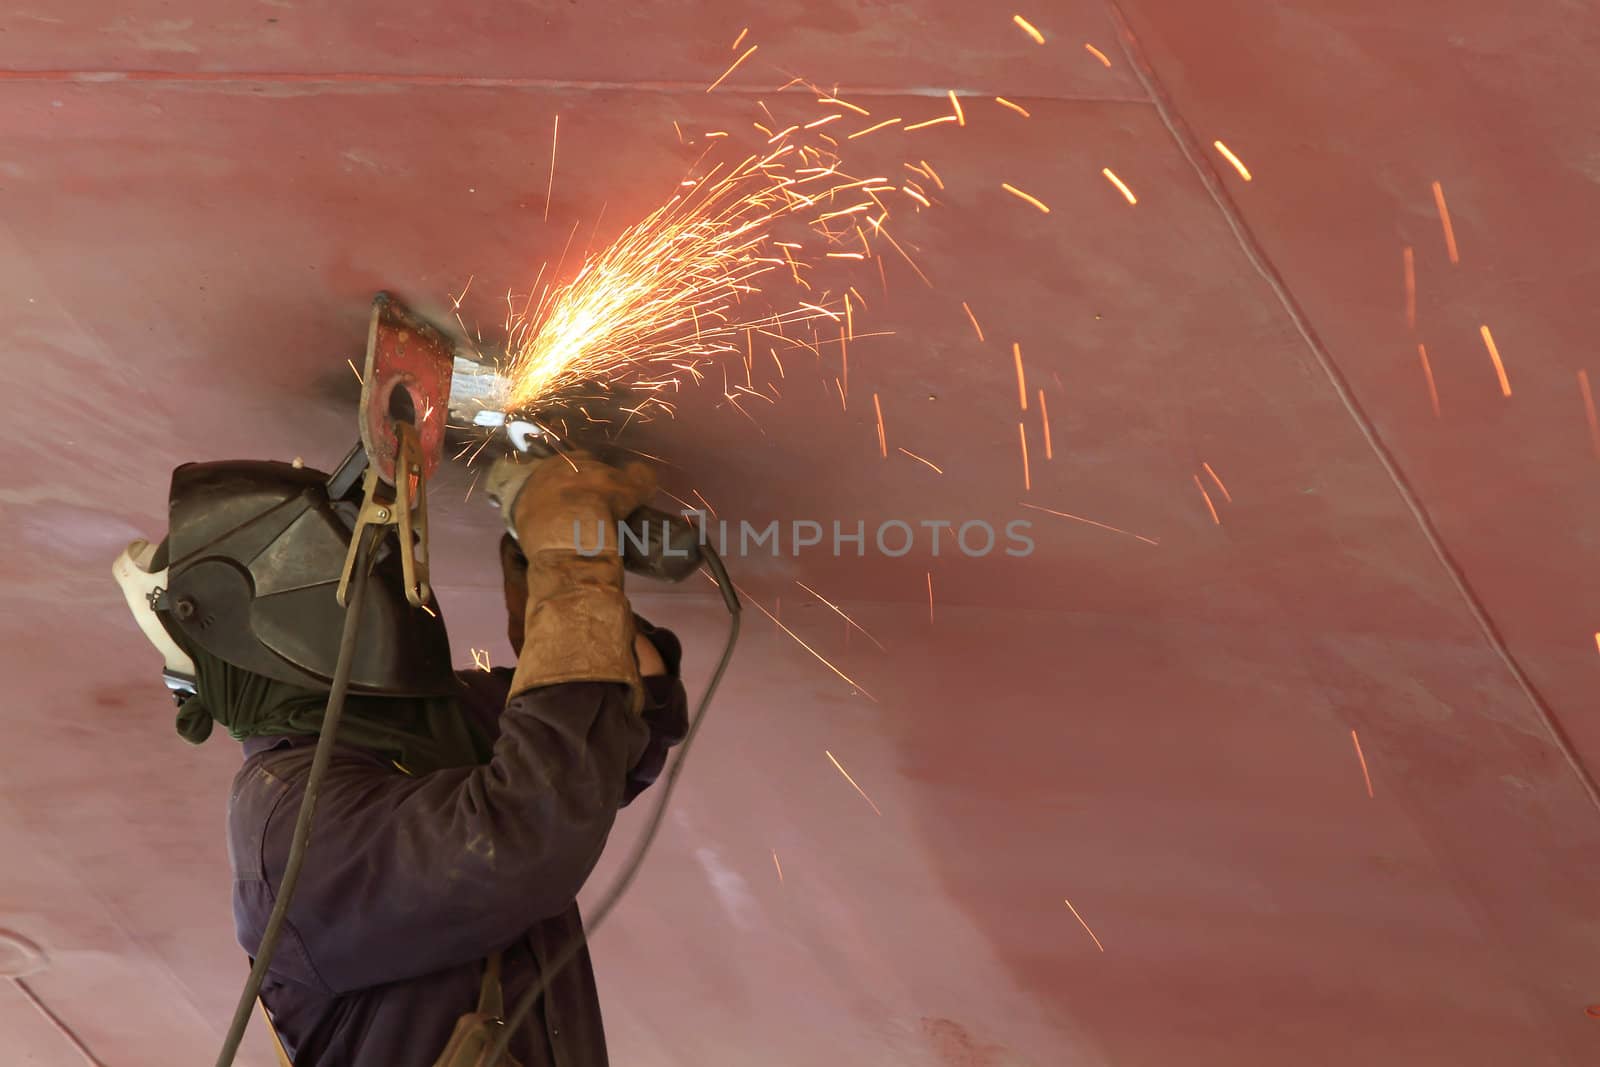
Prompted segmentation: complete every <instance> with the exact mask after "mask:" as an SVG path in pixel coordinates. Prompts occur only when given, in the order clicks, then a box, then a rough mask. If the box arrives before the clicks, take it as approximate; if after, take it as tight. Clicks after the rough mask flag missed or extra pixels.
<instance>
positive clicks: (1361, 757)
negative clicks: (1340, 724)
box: [1350, 730, 1372, 797]
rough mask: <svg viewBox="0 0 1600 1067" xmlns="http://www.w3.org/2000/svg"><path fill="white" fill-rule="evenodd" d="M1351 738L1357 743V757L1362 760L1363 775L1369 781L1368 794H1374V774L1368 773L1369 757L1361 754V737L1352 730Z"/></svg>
mask: <svg viewBox="0 0 1600 1067" xmlns="http://www.w3.org/2000/svg"><path fill="white" fill-rule="evenodd" d="M1350 740H1352V741H1354V742H1355V745H1356V759H1358V760H1360V761H1361V777H1362V778H1364V779H1366V782H1367V796H1369V797H1370V796H1372V775H1370V774H1368V773H1367V757H1366V756H1364V755H1362V754H1361V738H1359V737H1357V736H1356V732H1355V731H1354V730H1351V731H1350Z"/></svg>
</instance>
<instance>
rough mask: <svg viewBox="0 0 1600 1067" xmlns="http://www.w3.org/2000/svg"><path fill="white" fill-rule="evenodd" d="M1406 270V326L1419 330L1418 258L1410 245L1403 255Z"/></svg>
mask: <svg viewBox="0 0 1600 1067" xmlns="http://www.w3.org/2000/svg"><path fill="white" fill-rule="evenodd" d="M1400 258H1401V260H1402V261H1403V262H1404V264H1405V269H1406V326H1408V327H1410V328H1411V329H1413V330H1415V329H1416V328H1417V257H1416V253H1415V252H1413V251H1412V249H1411V246H1410V245H1406V247H1405V251H1403V252H1402V253H1401V256H1400Z"/></svg>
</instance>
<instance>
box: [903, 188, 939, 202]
mask: <svg viewBox="0 0 1600 1067" xmlns="http://www.w3.org/2000/svg"><path fill="white" fill-rule="evenodd" d="M900 191H901V192H902V193H905V194H906V195H907V196H909V197H910V198H911V199H913V200H915V201H917V203H919V204H921V205H922V206H923V207H932V206H933V202H932V201H930V200H929V199H928V198H927V197H925V196H923V195H922V194H921V193H919V192H917V191H916V190H915V189H913V188H911V186H909V185H902V186H901V187H900Z"/></svg>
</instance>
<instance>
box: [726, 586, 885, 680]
mask: <svg viewBox="0 0 1600 1067" xmlns="http://www.w3.org/2000/svg"><path fill="white" fill-rule="evenodd" d="M701 573H702V574H704V573H705V572H704V571H702V572H701ZM706 577H707V578H708V579H710V580H711V584H712V585H715V584H717V583H716V579H715V578H711V575H709V574H706ZM733 587H734V589H735V590H737V591H738V592H739V594H740V595H741V596H743V597H744V598H745V601H746V603H749V604H753V605H755V609H756V610H757V611H759V612H761V614H763V615H765V616H766V617H767V618H769V619H771V620H772V622H773V625H775V626H777V628H778V629H780V630H782V631H783V632H784V633H786V634H788V635H789V636H790V637H791V638H793V639H794V642H795V644H797V645H799V646H800V647H801V648H803V649H805V650H806V651H807V652H809V653H811V655H812V656H813V657H814V658H815V659H816V661H817V662H818V663H820V664H822V665H823V666H824V667H826V668H828V670H830V671H832V672H833V673H834V674H836V675H838V676H839V678H841V679H842V680H843V681H845V682H846V683H848V684H849V685H850V686H851V688H853V689H855V690H857V691H858V692H860V693H861V695H862V696H864V697H866V698H867V699H868V700H870V701H872V702H873V703H874V704H876V703H878V698H877V697H875V696H873V695H872V694H871V693H869V692H867V690H866V688H865V687H864V686H862V685H860V684H859V683H857V682H856V680H855V679H854V678H852V677H850V676H849V675H848V674H846V673H844V672H843V671H841V670H840V669H839V668H838V667H835V666H834V665H833V664H831V663H829V662H828V660H827V659H826V658H825V657H824V656H823V655H822V653H820V652H818V651H817V650H816V649H814V648H812V647H811V646H810V645H808V644H806V643H805V642H804V641H802V640H800V635H799V634H797V633H795V632H794V631H793V630H791V629H789V628H788V627H787V626H785V625H784V624H783V623H782V622H780V621H778V617H777V616H776V615H774V614H773V613H772V612H770V611H768V610H767V609H766V608H764V607H762V606H761V603H760V601H757V600H755V599H754V598H753V597H751V596H750V594H749V593H748V592H746V591H745V590H743V589H740V588H739V585H738V583H737V582H736V583H734V586H733Z"/></svg>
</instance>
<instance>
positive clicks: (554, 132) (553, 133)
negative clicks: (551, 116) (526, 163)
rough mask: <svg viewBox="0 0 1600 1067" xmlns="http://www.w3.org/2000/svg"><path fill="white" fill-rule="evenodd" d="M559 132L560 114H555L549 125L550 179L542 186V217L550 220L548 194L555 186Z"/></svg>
mask: <svg viewBox="0 0 1600 1067" xmlns="http://www.w3.org/2000/svg"><path fill="white" fill-rule="evenodd" d="M560 133H561V116H560V115H557V116H556V120H555V122H553V123H551V125H550V181H549V182H548V183H547V184H546V185H545V187H544V217H545V221H546V222H548V221H549V220H550V195H551V194H552V193H554V192H555V188H556V138H557V137H558V136H559V135H560Z"/></svg>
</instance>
